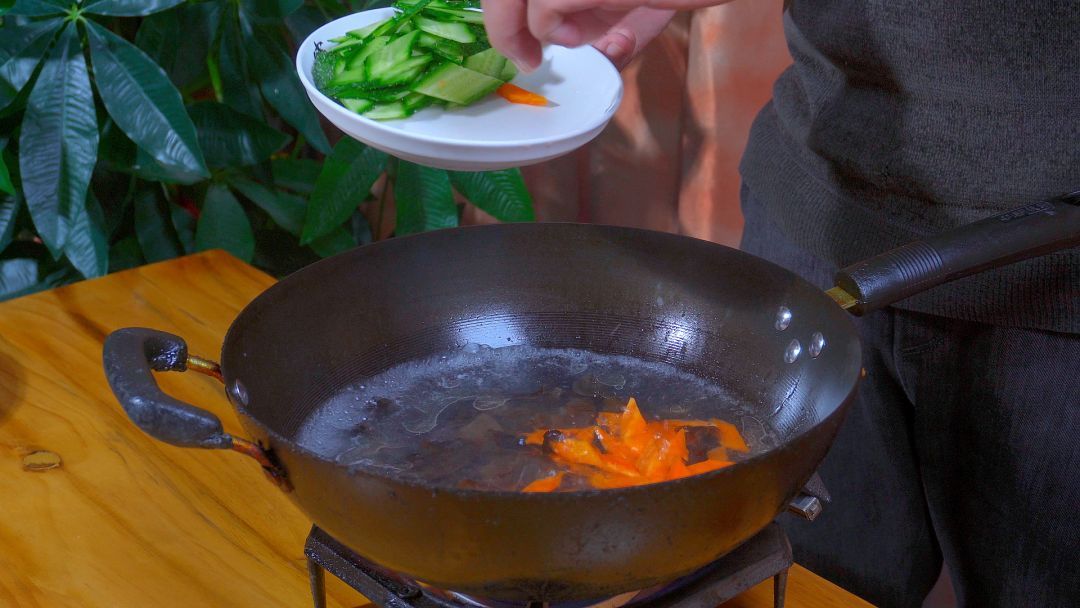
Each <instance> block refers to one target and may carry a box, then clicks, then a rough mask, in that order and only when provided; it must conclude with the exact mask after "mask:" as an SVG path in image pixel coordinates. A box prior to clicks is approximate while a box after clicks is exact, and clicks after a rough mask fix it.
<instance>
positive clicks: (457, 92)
mask: <svg viewBox="0 0 1080 608" xmlns="http://www.w3.org/2000/svg"><path fill="white" fill-rule="evenodd" d="M502 84H503V81H501V80H499V79H498V78H492V77H491V76H488V75H487V74H481V73H480V72H474V71H472V70H470V69H467V68H463V67H461V66H460V65H457V64H454V63H444V64H443V65H441V66H439V67H437V68H435V69H433V70H432V71H431V72H429V73H428V74H427V75H426V76H424V77H423V78H422V79H421V80H420V81H419V82H418V83H416V84H415V85H414V86H413V89H412V90H413V91H414V92H417V93H423V94H424V95H427V96H429V97H434V98H436V99H442V100H444V101H449V102H451V103H456V104H461V105H468V104H470V103H472V102H474V101H476V100H478V99H480V98H482V97H486V96H487V95H490V94H491V93H492V92H494V91H495V89H497V88H499V87H500V86H501V85H502Z"/></svg>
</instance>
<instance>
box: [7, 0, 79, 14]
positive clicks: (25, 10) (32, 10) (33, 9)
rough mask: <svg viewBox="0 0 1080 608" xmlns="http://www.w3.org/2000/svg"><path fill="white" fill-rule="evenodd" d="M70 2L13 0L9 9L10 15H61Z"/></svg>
mask: <svg viewBox="0 0 1080 608" xmlns="http://www.w3.org/2000/svg"><path fill="white" fill-rule="evenodd" d="M70 5H71V2H69V1H67V0H15V5H14V6H12V7H11V10H10V11H9V12H10V13H11V14H12V15H26V16H27V17H44V16H45V15H63V14H65V13H66V12H67V9H68V6H70Z"/></svg>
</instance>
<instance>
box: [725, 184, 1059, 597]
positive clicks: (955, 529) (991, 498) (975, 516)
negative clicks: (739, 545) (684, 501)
mask: <svg viewBox="0 0 1080 608" xmlns="http://www.w3.org/2000/svg"><path fill="white" fill-rule="evenodd" d="M742 203H743V211H744V214H745V216H746V228H745V233H744V237H743V243H742V248H743V249H744V250H746V251H748V252H750V253H752V254H755V255H758V256H760V257H763V258H765V259H768V260H770V261H772V262H774V263H776V264H779V265H781V266H784V267H785V268H788V269H790V270H792V271H794V272H796V273H798V274H799V275H801V276H802V277H803V278H805V279H806V280H808V281H810V282H811V283H813V284H815V285H817V286H819V287H822V288H827V287H831V286H832V284H833V283H832V276H833V273H834V272H835V270H836V268H835V267H833V266H831V265H830V264H827V263H825V262H823V261H821V260H820V259H817V258H815V257H814V256H812V255H810V254H808V253H806V252H805V251H803V250H801V249H800V248H799V247H797V246H795V245H794V244H793V243H792V242H791V241H790V240H788V239H787V238H786V237H785V235H784V234H783V233H782V232H781V231H780V230H779V229H778V228H777V227H776V226H775V225H774V224H773V223H772V222H771V221H770V220H769V218H768V217H765V214H764V212H763V210H762V207H761V206H760V205H758V204H756V203H755V201H754V197H753V193H752V192H749V191H748V190H747V189H746V188H745V187H744V189H743V201H742ZM857 325H858V328H859V332H860V334H861V336H862V340H863V365H864V367H865V368H866V371H867V376H866V378H864V380H863V382H862V384H861V387H860V389H859V393H858V398H857V401H856V402H855V404H854V406H853V408H852V409H851V411H850V414H849V415H848V417H847V419H846V421H845V422H844V426H843V427H842V429H841V431H840V434H839V436H838V437H837V440H836V443H835V444H834V445H833V447H832V449H831V451H830V452H829V455H828V456H827V457H826V459H825V461H824V463H823V464H822V466H821V475H822V478H823V480H824V482H825V485H826V487H827V488H828V489H829V491H830V492H831V493H832V496H833V501H832V502H831V503H829V504H827V505H826V507H825V510H824V512H823V513H822V515H821V516H820V517H819V518H818V519H817V520H816V521H814V522H803V521H797V520H795V519H794V518H788V517H782V518H781V522H782V523H783V524H784V527H785V528H786V529H787V531H788V534H789V535H790V536H791V540H792V544H793V545H794V548H795V558H796V560H797V561H798V562H799V563H801V564H803V565H804V566H806V567H808V568H809V569H810V570H813V571H814V572H816V573H818V574H820V575H822V576H824V577H826V578H828V579H830V580H832V581H834V582H835V583H837V584H839V585H841V586H842V587H845V588H847V589H849V590H851V591H852V592H853V593H856V594H858V595H860V596H862V597H864V598H866V599H867V600H869V601H871V602H873V603H875V604H877V605H880V606H919V605H921V603H922V600H923V598H924V597H925V595H926V593H927V591H929V589H930V588H931V587H932V586H933V584H934V582H935V580H936V579H937V576H938V574H939V572H940V570H941V560H942V557H944V560H945V562H946V563H947V564H948V567H949V570H950V573H951V576H952V582H953V585H954V587H955V589H956V593H957V597H958V599H959V601H960V603H961V605H962V606H973V607H979V608H983V607H992V606H1003V607H1017V606H1034V607H1040V608H1042V607H1056V606H1080V335H1076V334H1060V333H1052V332H1045V331H1033V330H1025V329H1015V328H1008V327H998V326H992V325H985V324H980V323H972V322H967V321H960V320H955V319H947V318H942V317H936V316H932V315H926V314H920V313H915V312H910V311H904V310H900V309H895V308H889V309H886V310H884V311H879V312H876V313H873V314H871V315H868V316H867V317H865V318H862V319H858V320H857Z"/></svg>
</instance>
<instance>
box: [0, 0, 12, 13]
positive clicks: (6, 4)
mask: <svg viewBox="0 0 1080 608" xmlns="http://www.w3.org/2000/svg"><path fill="white" fill-rule="evenodd" d="M13 6H15V0H0V17H2V16H3V15H4V13H6V12H8V11H10V10H11V7H13Z"/></svg>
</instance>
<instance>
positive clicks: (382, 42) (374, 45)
mask: <svg viewBox="0 0 1080 608" xmlns="http://www.w3.org/2000/svg"><path fill="white" fill-rule="evenodd" d="M389 42H390V37H389V36H379V37H378V38H372V39H371V40H370V41H368V42H367V43H366V44H364V46H363V48H361V49H360V51H359V52H358V53H356V54H355V55H353V56H352V57H350V58H349V60H348V64H347V66H346V69H349V70H360V69H363V67H364V60H366V59H367V58H368V57H370V56H371V55H373V54H375V53H377V52H379V51H381V50H383V49H384V48H386V45H387V43H389Z"/></svg>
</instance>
